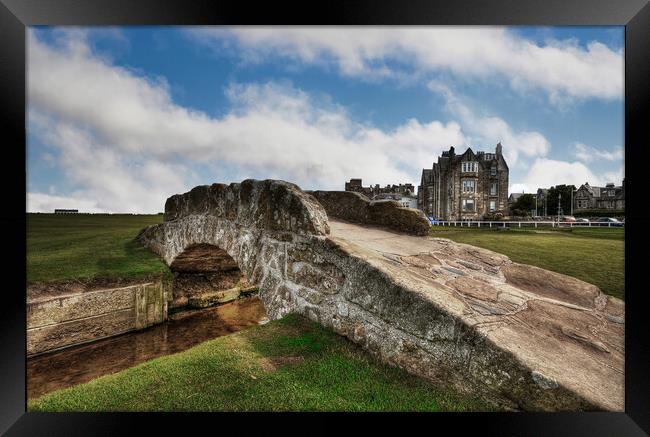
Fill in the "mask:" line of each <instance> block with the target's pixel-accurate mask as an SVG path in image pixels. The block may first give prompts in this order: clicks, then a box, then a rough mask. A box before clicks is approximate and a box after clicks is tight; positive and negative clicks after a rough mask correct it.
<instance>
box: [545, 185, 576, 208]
mask: <svg viewBox="0 0 650 437" xmlns="http://www.w3.org/2000/svg"><path fill="white" fill-rule="evenodd" d="M575 189H576V187H575V185H564V184H562V185H557V186H555V187H551V188H549V189H548V192H547V201H546V202H547V203H546V210H547V212H548V214H549V215H557V214H558V211H557V203H558V202H557V201H558V197H559V196H560V194H561V195H562V198H561V199H560V206H561V207H562V214H564V215H569V214H571V197H572V196H571V191H572V190H573V191H575ZM574 194H575V193H574Z"/></svg>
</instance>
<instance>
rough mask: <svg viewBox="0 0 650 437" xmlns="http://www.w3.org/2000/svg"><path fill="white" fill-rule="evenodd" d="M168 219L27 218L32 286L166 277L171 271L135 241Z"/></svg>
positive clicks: (28, 278) (92, 216)
mask: <svg viewBox="0 0 650 437" xmlns="http://www.w3.org/2000/svg"><path fill="white" fill-rule="evenodd" d="M162 220H163V216H162V215H85V214H79V215H75V214H70V215H62V214H27V282H28V283H35V282H51V281H58V280H65V279H82V278H83V279H89V278H94V277H102V278H113V277H121V278H125V277H137V276H145V275H151V274H161V273H166V272H167V271H168V269H167V266H165V264H164V263H163V262H162V261H161V260H160V259H159V258H158V257H157V256H155V255H154V254H152V253H151V252H150V251H149V250H147V249H145V248H144V247H141V246H140V245H139V244H137V243H136V242H135V241H133V239H134V238H135V236H136V235H138V232H140V230H141V229H142V228H144V227H145V226H148V225H152V224H155V223H161V222H162Z"/></svg>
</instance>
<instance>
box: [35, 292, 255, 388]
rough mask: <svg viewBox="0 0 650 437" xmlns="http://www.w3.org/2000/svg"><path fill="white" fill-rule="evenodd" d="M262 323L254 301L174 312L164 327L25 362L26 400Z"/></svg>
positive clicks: (132, 333)
mask: <svg viewBox="0 0 650 437" xmlns="http://www.w3.org/2000/svg"><path fill="white" fill-rule="evenodd" d="M263 320H266V311H265V310H264V306H263V305H262V301H260V299H259V298H258V297H249V298H244V299H240V300H236V301H234V302H230V303H227V304H223V305H220V306H217V307H213V308H209V309H205V310H200V311H191V312H190V311H188V312H185V313H177V314H175V315H173V316H171V317H170V320H168V321H167V322H165V323H162V324H160V325H156V326H152V327H150V328H147V329H144V330H142V331H135V332H129V333H126V334H122V335H119V336H117V337H112V338H108V339H104V340H99V341H96V342H93V343H89V344H86V345H81V346H76V347H72V348H69V349H65V350H62V351H58V352H53V353H49V354H45V355H40V356H36V357H33V358H30V359H28V360H27V396H28V398H29V399H34V398H36V397H39V396H41V395H43V394H45V393H48V392H51V391H54V390H59V389H62V388H66V387H70V386H73V385H77V384H81V383H84V382H88V381H90V380H92V379H95V378H98V377H100V376H103V375H108V374H111V373H115V372H119V371H120V370H124V369H127V368H129V367H133V366H135V365H137V364H140V363H142V362H145V361H148V360H151V359H153V358H157V357H161V356H164V355H170V354H173V353H176V352H181V351H184V350H186V349H189V348H191V347H193V346H196V345H197V344H199V343H202V342H204V341H207V340H211V339H213V338H216V337H221V336H223V335H228V334H232V333H233V332H237V331H241V330H242V329H245V328H248V327H250V326H254V325H257V324H258V323H260V322H261V321H263Z"/></svg>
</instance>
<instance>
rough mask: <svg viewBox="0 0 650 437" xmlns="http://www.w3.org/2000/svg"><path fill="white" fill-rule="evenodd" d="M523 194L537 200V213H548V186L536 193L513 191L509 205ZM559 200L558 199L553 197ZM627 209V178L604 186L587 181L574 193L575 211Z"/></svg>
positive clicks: (509, 198)
mask: <svg viewBox="0 0 650 437" xmlns="http://www.w3.org/2000/svg"><path fill="white" fill-rule="evenodd" d="M523 194H530V195H531V196H533V198H535V199H536V200H537V205H538V207H537V211H536V212H535V215H544V216H546V215H548V203H549V199H548V188H538V189H537V192H536V193H523V192H522V193H512V194H510V196H509V197H508V205H510V206H512V205H513V204H514V203H515V202H516V201H517V200H518V199H519V197H521V196H522V195H523ZM553 201H554V202H555V201H557V199H553ZM594 209H601V210H616V211H624V210H625V178H623V184H622V185H620V186H616V185H615V184H614V183H613V182H610V183H607V184H606V185H605V186H604V187H597V186H592V185H589V182H585V183H584V184H582V185H580V188H578V189H577V190H575V191H574V193H573V211H574V212H575V211H587V210H594Z"/></svg>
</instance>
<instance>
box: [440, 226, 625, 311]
mask: <svg viewBox="0 0 650 437" xmlns="http://www.w3.org/2000/svg"><path fill="white" fill-rule="evenodd" d="M431 235H432V236H434V237H441V238H449V239H450V240H453V241H457V242H459V243H466V244H471V245H474V246H479V247H483V248H485V249H490V250H493V251H495V252H499V253H502V254H504V255H507V256H508V257H509V258H510V259H511V260H513V261H515V262H519V263H524V264H531V265H534V266H537V267H542V268H545V269H548V270H552V271H554V272H558V273H563V274H565V275H569V276H573V277H575V278H578V279H581V280H583V281H585V282H589V283H591V284H594V285H596V286H598V287H599V288H600V289H601V290H602V291H603V292H604V293H607V294H609V295H612V296H615V297H618V298H621V299H625V260H624V254H625V230H624V229H623V228H600V229H598V228H568V229H567V228H560V229H553V228H549V229H541V228H539V229H537V230H531V229H518V228H513V229H510V230H508V231H497V230H495V229H477V228H449V227H442V226H441V227H436V226H434V227H432V228H431Z"/></svg>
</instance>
